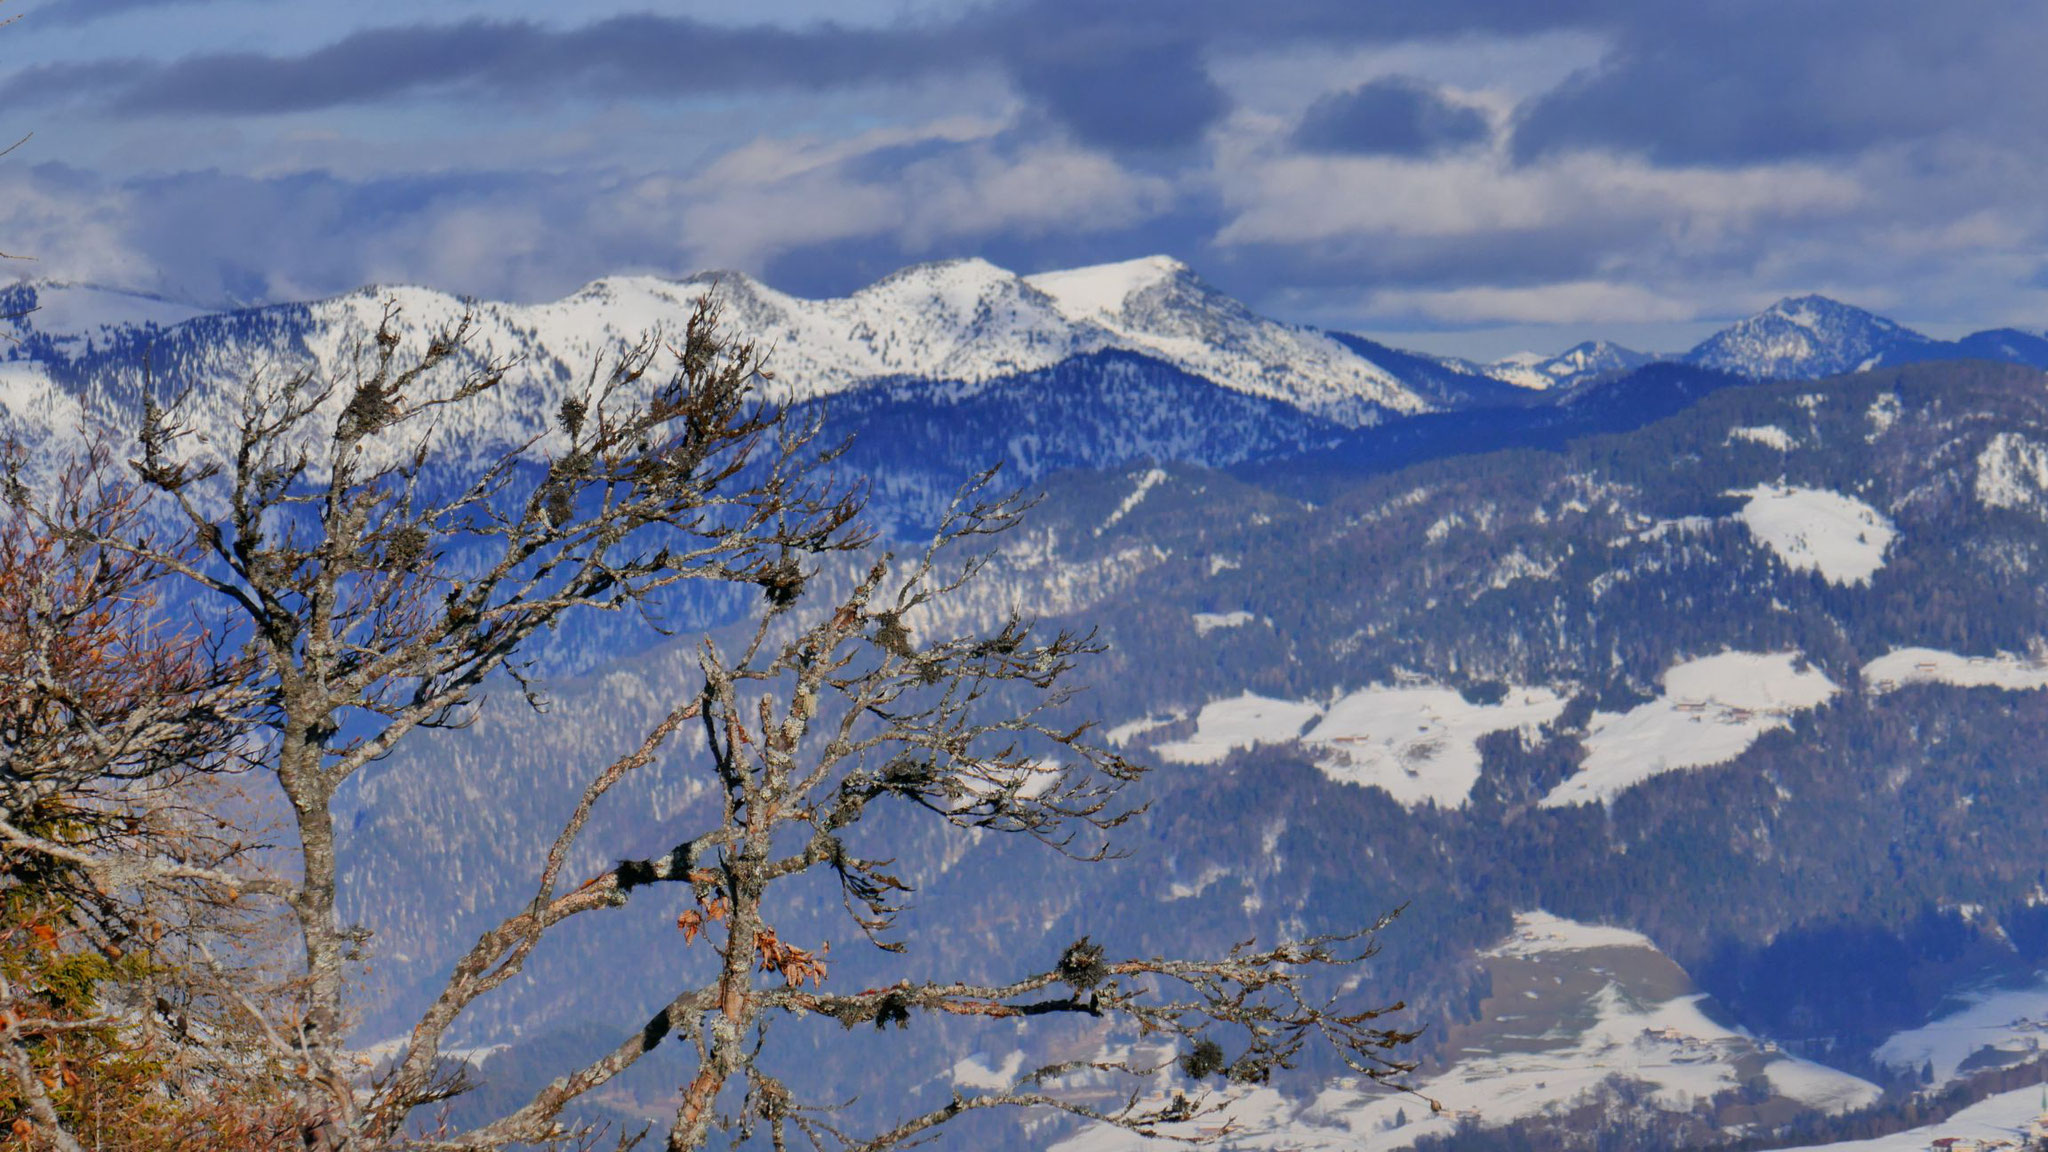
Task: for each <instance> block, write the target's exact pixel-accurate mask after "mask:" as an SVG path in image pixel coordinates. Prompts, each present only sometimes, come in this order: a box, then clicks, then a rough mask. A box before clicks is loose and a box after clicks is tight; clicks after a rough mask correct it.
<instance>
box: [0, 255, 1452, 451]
mask: <svg viewBox="0 0 2048 1152" xmlns="http://www.w3.org/2000/svg"><path fill="white" fill-rule="evenodd" d="M707 293H715V294H716V295H717V297H718V298H719V299H720V300H721V301H722V302H723V306H724V309H725V319H726V321H727V323H728V325H729V326H730V328H731V329H732V330H733V331H734V332H737V333H740V334H743V335H744V336H745V337H746V338H747V339H750V340H753V341H756V342H757V343H759V344H760V345H762V346H763V347H764V348H766V349H767V350H768V351H769V353H770V355H769V363H770V366H771V368H772V369H773V370H774V372H775V375H776V381H775V383H774V385H773V386H772V387H773V388H774V389H775V393H776V395H777V396H778V398H780V399H783V400H804V399H814V398H817V397H821V396H828V395H834V394H838V393H842V392H847V391H850V390H853V389H856V388H859V387H861V386H863V385H866V384H870V383H875V382H883V381H894V380H904V379H915V380H925V381H942V382H950V383H953V384H957V385H960V386H961V390H962V392H963V393H964V392H971V391H972V390H973V389H974V388H976V387H978V386H981V385H985V384H987V383H988V382H990V381H994V380H1000V379H1005V378H1009V377H1013V376H1017V375H1020V374H1024V373H1030V372H1036V371H1041V370H1045V369H1048V368H1051V367H1053V366H1055V365H1058V364H1060V363H1062V362H1064V361H1067V360H1070V359H1072V358H1074V357H1076V356H1085V355H1090V354H1093V353H1097V352H1103V351H1123V352H1131V353H1136V354H1139V355H1142V356H1146V357H1149V358H1151V359H1154V360H1157V361H1160V362H1162V363H1164V364H1166V365H1169V366H1171V367H1172V368H1174V369H1176V370H1178V371H1180V372H1182V373H1185V374H1187V375H1189V376H1192V377H1195V378H1198V379H1201V380H1205V381H1207V382H1209V383H1210V384H1213V385H1215V386H1217V387H1220V388H1223V389H1226V390H1229V391H1232V392H1237V393H1241V394H1243V395H1246V396H1251V397H1256V398H1260V399H1266V400H1275V401H1279V402H1281V403H1284V404H1287V405H1288V406H1290V407H1293V408H1297V409H1300V410H1302V411H1305V412H1307V413H1310V414H1312V415H1315V416H1318V417H1322V418H1325V419H1329V420H1333V421H1335V422H1337V423H1339V424H1343V425H1346V426H1351V427H1357V426H1361V425H1365V424H1371V423H1375V422H1378V421H1380V420H1383V419H1386V418H1388V417H1390V416H1397V415H1403V414H1409V413H1414V412H1420V411H1425V410H1429V409H1431V408H1434V407H1437V406H1438V405H1437V404H1435V403H1433V402H1432V401H1431V399H1429V398H1428V397H1427V396H1426V395H1425V392H1424V390H1422V389H1418V388H1417V387H1415V386H1412V385H1411V384H1410V383H1409V382H1407V381H1405V380H1404V379H1402V378H1401V376H1400V375H1399V374H1397V373H1396V372H1395V371H1391V370H1389V369H1388V368H1386V367H1383V366H1381V365H1379V364H1377V363H1375V362H1373V361H1372V360H1371V359H1370V358H1368V357H1367V356H1365V355H1363V354H1361V353H1360V352H1359V351H1358V350H1357V349H1355V348H1353V347H1351V346H1349V345H1347V344H1346V343H1345V342H1343V341H1340V340H1338V339H1336V338H1334V337H1332V336H1330V335H1329V334H1326V333H1324V332H1321V331H1318V330H1316V329H1313V328H1306V327H1301V326H1298V325H1292V324H1285V323H1281V322H1279V321H1275V320H1270V319H1267V318H1264V317H1261V316H1258V315H1256V314H1255V313H1253V312H1252V311H1251V310H1250V309H1249V308H1247V307H1246V306H1245V305H1243V304H1242V303H1240V302H1238V301H1236V300H1233V299H1231V298H1230V297H1228V296H1225V295H1223V294H1222V293H1220V292H1217V291H1216V290H1215V289H1213V288H1211V287H1209V286H1208V285H1206V284H1204V283H1203V282H1202V281H1201V280H1200V279H1199V278H1198V277H1196V276H1195V275H1194V273H1193V272H1192V271H1191V270H1190V269H1189V268H1188V267H1187V266H1186V265H1185V264H1182V263H1181V262H1179V261H1177V260H1173V259H1170V258H1167V257H1148V258H1145V259H1141V260H1133V261H1127V262H1124V263H1118V264H1107V265H1101V266H1097V267H1090V268H1078V269H1072V270H1068V271H1062V272H1049V273H1042V274H1039V275H1035V276H1029V277H1025V276H1019V275H1016V274H1014V273H1011V272H1008V271H1005V270H1003V269H1001V268H998V267H996V266H995V265H993V264H990V263H988V262H986V261H983V260H973V259H970V260H950V261H943V262H938V263H931V264H920V265H915V266H913V267H910V268H905V269H903V270H902V271H899V272H897V273H894V274H892V275H890V276H888V277H885V278H883V279H882V280H880V281H877V282H876V283H874V284H871V285H869V286H868V287H866V288H863V289H861V290H859V291H857V292H854V293H852V294H851V295H848V296H844V297H838V298H832V299H823V300H811V299H804V298H801V297H796V296H791V295H788V294H786V293H782V292H778V291H776V290H775V289H773V288H771V287H769V286H767V285H765V284H762V283H760V282H759V281H756V280H753V279H751V278H749V277H747V276H744V275H741V274H738V273H732V272H714V273H706V274H703V275H699V276H694V277H691V278H689V279H686V280H665V279H660V278H656V277H648V276H622V277H610V278H606V279H602V280H597V281H594V282H592V283H590V284H588V285H586V286H585V287H584V288H582V289H581V290H579V291H577V292H575V293H574V294H572V295H570V296H568V297H566V298H564V299H561V300H557V301H552V302H549V303H544V304H535V305H521V304H510V303H500V302H490V301H463V300H461V299H458V298H457V297H454V296H452V295H449V294H446V293H442V292H437V291H433V290H430V289H425V288H416V287H403V286H401V287H375V288H365V289H362V290H360V291H357V292H353V293H350V294H348V295H344V296H339V297H335V298H332V299H328V300H322V301H317V302H314V303H310V304H303V305H280V306H274V307H268V308H262V309H252V310H246V311H237V312H231V313H222V314H217V315H197V314H196V313H197V310H194V309H185V308H182V307H181V306H177V305H173V304H170V303H169V302H162V301H151V300H149V298H145V297H139V296H133V295H124V294H119V293H107V292H104V291H97V292H94V293H85V292H83V291H82V290H80V289H78V288H75V287H72V286H59V285H50V284H34V283H26V284H18V285H15V286H14V287H13V288H11V289H9V290H8V298H7V302H8V303H10V304H11V307H8V308H7V309H6V310H5V312H4V313H0V315H5V316H7V317H9V319H8V320H7V322H8V323H11V324H12V326H13V329H14V333H15V335H16V336H17V338H18V339H19V340H21V344H19V345H17V346H16V347H15V348H14V349H12V350H11V351H10V352H9V354H8V355H9V357H10V358H11V359H14V360H18V361H19V360H26V361H33V362H39V363H46V364H52V363H54V364H60V365H69V366H71V367H74V368H78V369H81V371H75V372H71V373H63V372H59V373H58V375H59V377H60V378H61V377H63V376H66V375H69V376H71V377H73V378H74V380H75V383H76V384H77V385H79V386H83V385H84V383H85V377H86V376H87V375H88V373H86V372H84V371H82V369H84V368H87V367H90V368H91V369H93V371H94V372H96V373H99V374H105V373H108V372H111V373H113V374H116V375H119V374H120V373H122V372H123V371H132V370H133V368H134V365H135V364H136V363H139V361H140V353H141V352H142V350H143V349H144V348H145V347H147V348H149V349H152V350H158V349H179V350H181V352H180V353H179V355H180V357H181V359H180V365H179V366H180V368H181V369H182V370H183V371H184V372H186V373H187V374H188V376H189V377H200V379H197V380H195V381H194V382H196V383H200V384H202V385H204V384H205V383H206V380H205V379H204V378H207V377H224V378H227V379H236V378H239V377H241V376H243V375H245V374H246V373H247V372H248V371H250V370H253V369H255V368H256V367H258V366H261V365H266V364H268V365H276V364H279V363H281V362H289V361H290V360H292V359H300V358H307V357H310V358H311V359H313V360H316V361H319V362H321V363H322V364H324V365H326V366H328V367H329V368H330V369H331V368H333V367H334V366H335V365H336V364H337V363H338V361H339V360H340V359H342V358H343V357H344V356H345V354H346V353H347V351H348V350H349V349H350V348H351V347H355V346H359V345H361V344H362V342H363V340H364V338H365V337H366V336H367V335H368V334H370V333H372V332H374V331H375V329H376V326H377V324H378V323H379V321H380V320H381V319H382V318H383V315H384V312H385V309H386V308H387V307H395V308H396V309H397V310H398V313H399V327H400V328H401V331H402V334H403V335H404V336H406V338H408V339H412V340H424V338H425V336H426V334H427V333H429V332H431V331H435V330H437V329H440V328H442V327H445V326H447V325H449V324H451V323H453V322H454V321H456V320H457V319H459V318H461V317H462V316H464V315H468V316H469V317H470V318H471V320H472V322H473V325H474V328H475V337H474V343H473V347H474V349H475V350H476V351H477V352H478V353H479V354H480V355H483V356H489V357H496V358H516V359H518V360H519V361H520V362H521V363H522V364H523V366H524V370H523V372H522V374H521V375H522V377H523V380H522V383H523V384H525V385H527V386H529V387H530V389H538V390H539V391H540V392H543V393H545V392H550V391H557V390H559V389H560V388H562V387H564V386H566V384H567V383H568V382H569V381H571V380H575V379H579V378H581V376H582V375H583V374H584V373H585V372H587V371H588V369H589V366H590V365H591V364H592V363H593V362H594V361H595V360H596V359H598V358H599V357H601V356H602V355H604V354H605V353H606V352H609V351H612V350H614V349H616V348H618V347H619V346H621V345H623V344H625V343H627V342H629V341H631V340H634V339H636V338H638V337H640V336H641V335H642V334H644V333H646V332H649V331H652V330H662V329H667V330H674V329H677V328H679V327H680V326H681V325H682V323H683V321H684V320H685V319H686V318H687V317H688V316H689V314H690V312H691V310H692V309H693V308H694V307H695V306H696V304H697V303H698V301H699V300H701V299H702V298H703V297H704V296H705V295H706V294H707ZM88 334H89V335H90V336H91V337H92V338H91V339H90V340H85V339H82V338H81V337H82V336H84V335H88ZM82 360H91V361H92V363H91V364H90V365H86V364H82V363H80V361H82ZM160 360H161V356H160V355H159V361H160ZM160 367H161V364H160ZM528 390H529V388H522V389H516V390H513V392H512V393H508V395H510V396H511V397H512V405H513V408H514V409H516V410H515V411H509V412H507V413H506V418H507V427H506V428H505V429H503V431H504V432H505V433H506V434H508V435H509V434H512V433H514V432H517V431H520V430H523V423H524V422H523V421H522V420H521V419H520V417H519V416H518V412H528V413H531V412H535V411H539V412H545V411H549V410H552V407H553V405H552V404H551V403H548V402H547V399H548V398H547V397H546V396H544V395H527V394H526V392H527V391H528ZM514 393H516V395H515V394H514Z"/></svg>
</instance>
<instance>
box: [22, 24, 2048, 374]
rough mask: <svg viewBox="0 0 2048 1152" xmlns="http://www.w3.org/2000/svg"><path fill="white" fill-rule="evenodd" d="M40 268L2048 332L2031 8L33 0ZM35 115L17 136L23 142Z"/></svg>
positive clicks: (238, 295) (194, 278)
mask: <svg viewBox="0 0 2048 1152" xmlns="http://www.w3.org/2000/svg"><path fill="white" fill-rule="evenodd" d="M0 12H9V13H12V14H14V15H15V16H16V17H17V19H16V20H15V22H14V23H12V24H10V25H8V26H6V27H4V28H0V129H4V130H6V131H9V132H12V133H13V134H14V135H21V134H24V133H29V132H33V134H34V135H33V137H32V138H31V139H29V140H28V141H27V142H26V143H25V144H23V145H22V146H21V147H20V148H19V149H17V150H16V151H15V152H14V153H13V154H11V155H10V156H8V157H7V158H5V160H0V249H4V250H6V251H8V252H10V253H21V254H26V255H30V256H33V257H34V258H35V259H34V261H33V262H22V263H16V264H14V265H13V266H12V267H11V269H9V270H10V271H12V272H13V273H14V274H16V275H32V276H47V277H55V278H67V279H86V280H92V281H96V282H101V283H109V284H115V285H120V286H125V287H134V288H141V289H146V290H152V291H159V292H164V293H168V294H171V295H176V296H180V297H184V298H190V299H194V300H198V301H203V302H210V303H211V302H226V301H230V300H238V301H255V300H274V299H291V298H306V297H312V296H319V295H325V294H331V293H335V292H340V291H345V290H347V289H350V288H353V287H356V286H359V285H361V284H364V283H370V282H397V281H408V282H417V283H425V284H429V285H433V286H435V287H440V288H445V289H449V290H452V291H458V292H464V293H469V294H475V295H481V296H489V297H498V298H508V299H518V300H539V299H546V298H552V297H555V296H559V295H562V294H564V293H566V292H568V291H571V290H573V289H574V288H575V287H576V286H577V285H579V284H581V283H583V282H585V281H587V280H589V279H592V278H595V277H597V276H601V275H606V274H610V273H623V272H648V273H656V274H662V275H686V274H688V273H690V272H693V271H697V270H701V269H706V268H720V267H723V268H738V269H741V270H744V271H747V272H750V273H752V274H755V275H757V276H761V277H762V278H764V279H766V280H767V281H769V282H770V283H772V284H774V285H776V286H777V287H780V288H783V289H785V290H788V291H794V292H798V293H801V294H806V295H824V294H837V293H842V292H846V291H849V290H851V289H853V288H856V287H858V286H860V285H861V284H863V283H866V282H868V281H870V280H872V279H874V278H876V277H878V276H880V275H882V274H885V273H887V272H889V271H891V270H893V269H895V268H897V267H899V266H901V265H903V264H905V263H909V262H912V261H917V260H928V259H940V258H946V257H953V256H969V255H973V256H982V257H985V258H987V259H990V260H993V261H995V262H996V263H999V264H1002V265H1004V266H1006V267H1010V268H1014V269H1016V270H1018V271H1022V272H1031V271H1038V270H1043V269H1047V268H1054V267H1065V266H1072V265H1076V264H1083V263H1093V262H1098V261H1106V260H1116V259H1123V258H1127V257H1132V256H1137V255H1144V254H1148V253H1153V252H1166V253H1170V254H1173V255H1176V256H1179V257H1181V258H1182V259H1185V260H1187V261H1188V262H1189V263H1191V264H1193V265H1194V266H1195V268H1196V269H1197V270H1198V271H1199V272H1200V273H1201V274H1202V275H1203V276H1204V277H1206V278H1207V279H1209V280H1210V281H1211V282H1213V283H1215V284H1216V285H1218V286H1219V287H1221V288H1223V289H1224V290H1226V291H1229V292H1231V293H1233V294H1235V295H1238V296H1240V297H1242V298H1244V299H1245V300H1247V301H1248V302H1250V303H1252V304H1253V305H1254V306H1255V307H1257V308H1259V309H1260V310H1262V311H1265V312H1267V313H1270V314H1273V315H1278V316H1282V317H1285V318H1288V319H1294V320H1301V321H1306V322H1311V323H1318V324H1323V325H1326V326H1330V327H1339V328H1346V329H1352V330H1358V331H1364V332H1368V333H1373V334H1377V335H1380V336H1382V337H1385V338H1390V339H1393V340H1395V341H1396V342H1399V343H1405V344H1407V345H1409V346H1415V347H1425V348H1430V349H1433V350H1442V351H1465V352H1468V353H1471V354H1477V355H1491V354H1496V353H1498V352H1503V351H1506V350H1509V349H1510V348H1512V347H1519V346H1532V347H1540V348H1555V347H1561V346H1562V345H1563V344H1565V343H1569V342H1570V341H1571V340H1575V339H1577V338H1579V337H1581V336H1584V335H1592V334H1604V335H1611V336H1615V337H1618V338H1622V339H1624V340H1628V341H1632V342H1635V343H1638V344H1642V345H1647V346H1650V347H1657V348H1662V347H1673V346H1679V345H1682V344H1684V343H1687V342H1689V340H1690V339H1691V338H1692V337H1693V336H1695V335H1697V334H1699V333H1701V332H1703V331H1705V330H1707V329H1709V328H1711V327H1713V326H1714V325H1715V324H1716V323H1717V322H1719V321H1722V320H1725V319H1727V318H1729V317H1732V316H1735V315H1739V314H1743V313H1746V312H1749V311H1752V310H1754V309H1756V308H1758V307H1760V306H1762V305H1764V304H1767V303H1769V302H1770V301H1771V300H1773V299H1776V298H1777V297H1779V296H1782V295H1787V294H1793V293H1800V292H1808V291H1819V292H1825V293H1828V294H1831V295H1836V296H1839V297H1841V298H1843V299H1846V300H1849V301H1851V302H1853V303H1858V304H1862V305H1864V306H1866V307H1871V308H1874V309H1876V310H1879V311H1882V312H1885V313H1887V314H1889V315H1893V316H1895V317H1897V318H1898V319H1901V320H1903V321H1906V322H1908V323H1913V324H1916V325H1919V326H1922V327H1924V328H1926V329H1928V330H1930V331H1934V332H1936V333H1938V334H1952V333H1955V332H1958V331H1961V330H1964V329H1967V328H1970V327H1983V326H1990V325H1995V324H2016V325H2022V326H2029V327H2041V326H2044V325H2048V148H2044V147H2043V145H2044V143H2048V140H2044V139H2043V137H2044V136H2048V69H2043V68H2042V67H2041V66H2040V63H2039V62H2040V61H2041V60H2043V59H2048V5H2041V4H2039V3H2038V2H2037V0H1944V2H1943V3H1940V4H1934V3H1928V2H1926V0H1768V2H1766V0H1689V2H1666V0H1426V2H1416V0H1262V2H1261V3H1258V4H1249V3H1244V2H1243V0H1117V2H1107V0H987V2H982V3H962V2H958V0H837V2H827V0H773V2H762V0H757V2H755V3H749V4H746V5H739V4H731V3H710V2H696V3H671V4H657V5H651V6H650V5H647V4H634V3H626V2H618V0H596V2H586V3H582V4H577V5H562V4H545V5H544V4H539V3H531V2H527V0H493V2H491V3H488V4H486V3H470V2H438V3H420V2H417V0H415V2H412V3H398V2H394V0H355V2H353V3H348V4H342V3H337V2H334V0H322V2H308V0H9V3H7V5H6V6H5V7H4V8H0ZM10 138H11V137H10Z"/></svg>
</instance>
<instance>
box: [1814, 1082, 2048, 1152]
mask: <svg viewBox="0 0 2048 1152" xmlns="http://www.w3.org/2000/svg"><path fill="white" fill-rule="evenodd" d="M2040 1111H2041V1090H2040V1089H2039V1088H2015V1089H2014V1090H2012V1091H2011V1092H2002V1093H2000V1094H1998V1095H1996V1096H1991V1097H1987V1098H1985V1099H1983V1100H1980V1101H1978V1102H1977V1103H1975V1104H1972V1105H1970V1106H1969V1107H1968V1108H1965V1109H1963V1110H1962V1111H1961V1112H1958V1113H1956V1114H1955V1115H1953V1116H1951V1117H1949V1118H1948V1119H1947V1120H1944V1121H1941V1122H1940V1123H1938V1124H1929V1125H1926V1126H1925V1127H1921V1128H1913V1129H1910V1130H1908V1131H1905V1132H1894V1133H1892V1134H1891V1135H1889V1136H1879V1137H1877V1138H1875V1139H1871V1140H1844V1141H1841V1142H1839V1143H1835V1144H1810V1145H1804V1146H1802V1147H1800V1148H1788V1149H1785V1150H1784V1152H1812V1150H1813V1149H1820V1148H1825V1149H1827V1150H1828V1152H1927V1149H1929V1148H1931V1147H1933V1146H1934V1141H1935V1140H1937V1139H1940V1138H1941V1137H1944V1136H1955V1137H1960V1138H1962V1139H1965V1140H1978V1141H1983V1142H1987V1143H1988V1142H1991V1141H1997V1140H2005V1141H2010V1142H2012V1143H2013V1144H2015V1145H2017V1144H2019V1143H2020V1142H2021V1141H2022V1140H2023V1139H2024V1138H2025V1135H2026V1129H2027V1122H2028V1121H2030V1120H2032V1119H2033V1118H2034V1117H2035V1115H2036V1114H2038V1113H2039V1112H2040Z"/></svg>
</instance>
